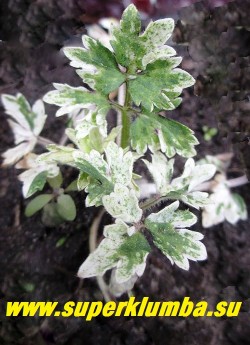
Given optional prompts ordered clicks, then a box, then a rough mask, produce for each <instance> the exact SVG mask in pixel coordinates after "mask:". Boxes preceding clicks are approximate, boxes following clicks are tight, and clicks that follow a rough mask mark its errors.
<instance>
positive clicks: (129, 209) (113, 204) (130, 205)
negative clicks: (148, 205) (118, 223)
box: [102, 184, 142, 223]
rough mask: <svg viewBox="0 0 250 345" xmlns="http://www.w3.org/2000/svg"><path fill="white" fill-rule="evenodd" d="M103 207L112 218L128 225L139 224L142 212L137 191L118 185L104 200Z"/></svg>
mask: <svg viewBox="0 0 250 345" xmlns="http://www.w3.org/2000/svg"><path fill="white" fill-rule="evenodd" d="M102 201H103V206H104V207H105V209H106V210H107V211H108V212H109V213H110V214H111V216H113V217H115V218H118V219H121V220H123V221H124V222H126V223H133V222H139V220H140V219H141V217H142V210H141V209H140V207H139V202H138V199H137V197H136V194H135V191H134V190H133V189H132V190H129V189H128V188H127V187H126V186H124V185H122V184H116V185H115V187H114V192H113V193H111V194H110V195H106V196H104V197H103V198H102Z"/></svg>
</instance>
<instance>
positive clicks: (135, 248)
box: [78, 221, 150, 284]
mask: <svg viewBox="0 0 250 345" xmlns="http://www.w3.org/2000/svg"><path fill="white" fill-rule="evenodd" d="M128 229H129V227H128V226H127V225H126V224H124V223H123V222H121V221H116V223H115V224H113V225H108V226H106V227H105V228H104V236H105V239H104V240H102V242H101V243H100V244H99V246H98V248H97V249H96V250H95V251H94V252H93V253H91V254H90V255H89V256H88V258H87V259H86V260H85V261H84V263H83V264H82V265H81V267H80V268H79V271H78V276H79V277H80V278H88V277H94V276H102V275H103V274H104V273H105V272H106V271H107V270H109V269H111V268H114V267H116V271H115V279H116V281H117V282H118V283H120V284H122V283H125V282H126V281H128V280H130V279H131V277H133V276H134V275H135V274H136V275H138V276H141V275H142V273H143V271H144V269H145V265H146V258H147V255H148V253H149V252H150V246H149V244H148V242H147V240H146V239H145V237H144V236H143V235H142V234H141V233H138V232H137V233H135V234H133V235H132V236H128Z"/></svg>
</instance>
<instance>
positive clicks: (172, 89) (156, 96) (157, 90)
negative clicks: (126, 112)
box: [128, 58, 195, 111]
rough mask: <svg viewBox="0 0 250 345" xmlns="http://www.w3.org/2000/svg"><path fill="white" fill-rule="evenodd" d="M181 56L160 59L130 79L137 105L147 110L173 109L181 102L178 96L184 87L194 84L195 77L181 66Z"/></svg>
mask: <svg viewBox="0 0 250 345" xmlns="http://www.w3.org/2000/svg"><path fill="white" fill-rule="evenodd" d="M180 62H181V59H179V58H171V59H167V60H158V61H155V62H154V63H151V64H149V65H148V66H147V68H146V70H145V71H144V72H143V73H141V74H137V75H136V78H134V79H132V80H130V81H129V84H128V90H129V93H130V95H131V97H132V99H133V101H134V102H135V104H136V105H137V106H140V105H141V106H142V107H144V108H145V109H146V110H147V111H153V109H154V108H155V107H156V108H158V109H165V110H173V109H175V108H176V107H177V106H178V105H179V104H180V102H181V98H178V97H177V96H178V95H179V94H180V93H181V92H182V89H184V88H186V87H189V86H192V85H193V84H194V82H195V80H194V78H193V77H192V76H191V75H190V74H189V73H187V72H186V71H183V70H181V69H179V68H175V69H173V68H174V67H175V66H176V65H178V64H179V63H180Z"/></svg>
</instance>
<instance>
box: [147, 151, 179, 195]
mask: <svg viewBox="0 0 250 345" xmlns="http://www.w3.org/2000/svg"><path fill="white" fill-rule="evenodd" d="M151 157H152V161H151V162H149V161H147V160H146V159H143V162H144V163H145V164H146V166H147V168H148V170H149V172H150V174H151V175H152V177H153V179H154V182H155V184H156V188H157V190H158V191H159V192H160V193H161V194H164V193H165V192H166V190H167V187H168V186H169V184H170V181H171V179H172V176H173V171H174V159H170V160H168V159H167V157H166V156H165V155H164V154H163V153H161V152H158V151H156V152H155V153H154V154H152V155H151Z"/></svg>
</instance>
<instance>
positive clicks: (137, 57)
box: [111, 5, 176, 71]
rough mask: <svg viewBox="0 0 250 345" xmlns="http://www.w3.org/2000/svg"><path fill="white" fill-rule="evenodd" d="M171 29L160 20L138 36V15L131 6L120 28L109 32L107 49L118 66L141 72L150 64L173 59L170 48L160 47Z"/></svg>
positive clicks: (169, 23) (169, 21) (171, 24)
mask: <svg viewBox="0 0 250 345" xmlns="http://www.w3.org/2000/svg"><path fill="white" fill-rule="evenodd" d="M173 29H174V20H173V19H171V18H167V19H160V20H157V21H155V22H151V23H150V24H149V25H148V27H147V28H146V30H145V32H144V33H143V34H141V35H140V32H141V20H140V16H139V12H138V11H137V9H136V7H135V6H134V5H130V6H128V7H127V9H126V10H125V11H124V12H123V16H122V20H121V22H120V26H118V27H114V28H113V30H112V35H113V39H112V41H111V45H112V47H113V49H114V51H115V56H116V59H117V61H118V63H119V64H120V65H122V66H124V67H129V68H130V69H132V70H134V71H135V70H137V69H139V70H144V69H145V67H146V66H147V64H148V63H150V62H153V61H155V60H157V59H162V58H166V57H169V56H173V55H175V54H176V52H175V50H174V49H173V48H171V47H168V46H164V44H165V42H166V41H167V40H168V39H169V38H170V36H171V34H172V32H173ZM162 48H164V49H162Z"/></svg>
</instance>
